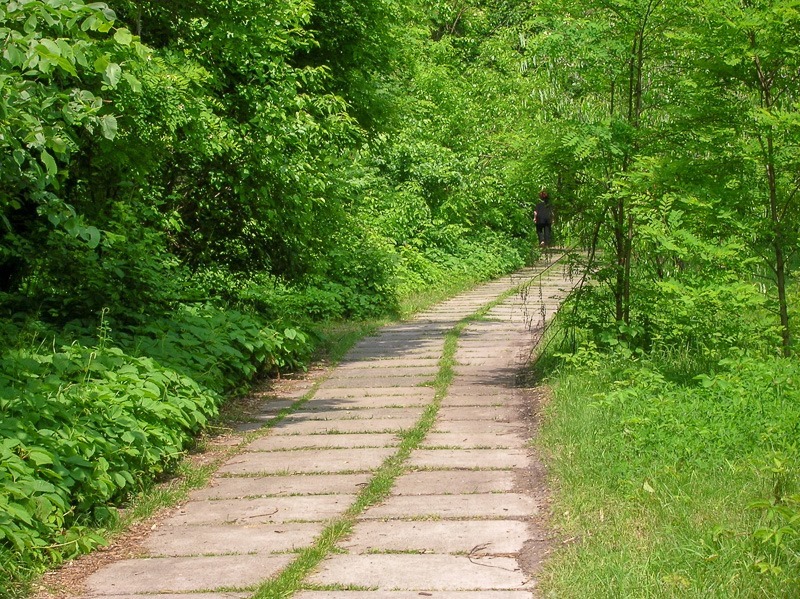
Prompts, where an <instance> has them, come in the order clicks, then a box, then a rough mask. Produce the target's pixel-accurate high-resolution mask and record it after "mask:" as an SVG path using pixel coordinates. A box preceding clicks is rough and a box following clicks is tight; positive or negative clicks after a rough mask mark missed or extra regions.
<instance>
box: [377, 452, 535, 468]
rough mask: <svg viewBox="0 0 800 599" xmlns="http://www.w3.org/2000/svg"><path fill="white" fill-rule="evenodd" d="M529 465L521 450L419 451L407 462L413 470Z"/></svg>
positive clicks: (521, 466)
mask: <svg viewBox="0 0 800 599" xmlns="http://www.w3.org/2000/svg"><path fill="white" fill-rule="evenodd" d="M365 451H366V450H365ZM528 463H529V457H528V452H527V451H524V450H520V449H503V450H501V451H498V450H496V449H418V450H416V451H414V453H412V454H411V457H410V458H409V460H408V462H407V464H408V466H410V467H411V468H442V469H448V470H452V469H456V468H463V469H466V470H479V469H482V468H483V469H490V468H494V469H509V468H524V467H526V466H527V465H528Z"/></svg>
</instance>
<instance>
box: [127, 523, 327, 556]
mask: <svg viewBox="0 0 800 599" xmlns="http://www.w3.org/2000/svg"><path fill="white" fill-rule="evenodd" d="M324 527H325V524H324V523H323V522H298V523H295V522H292V523H284V524H277V525H276V524H271V525H265V524H257V525H254V526H248V525H236V524H225V525H210V526H192V527H189V526H161V527H159V528H158V529H157V530H156V531H154V532H153V533H152V534H151V535H150V536H148V538H147V539H146V540H145V542H144V543H143V546H144V548H145V549H147V551H148V552H149V553H150V555H151V556H154V557H180V556H189V555H226V554H233V553H238V554H243V553H287V552H290V551H297V550H299V549H302V548H303V547H308V546H309V545H311V544H312V543H313V542H314V539H315V538H316V537H317V536H318V535H319V534H320V533H321V532H322V529H323V528H324Z"/></svg>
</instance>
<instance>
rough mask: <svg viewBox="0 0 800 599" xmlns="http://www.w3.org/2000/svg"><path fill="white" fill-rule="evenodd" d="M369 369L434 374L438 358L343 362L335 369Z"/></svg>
mask: <svg viewBox="0 0 800 599" xmlns="http://www.w3.org/2000/svg"><path fill="white" fill-rule="evenodd" d="M371 368H427V369H430V370H431V371H432V372H435V371H437V370H438V368H439V358H438V357H436V358H402V357H400V358H378V359H375V360H366V359H365V360H343V361H342V362H340V363H339V365H338V366H337V367H336V369H337V370H339V371H346V372H351V371H359V370H367V369H371Z"/></svg>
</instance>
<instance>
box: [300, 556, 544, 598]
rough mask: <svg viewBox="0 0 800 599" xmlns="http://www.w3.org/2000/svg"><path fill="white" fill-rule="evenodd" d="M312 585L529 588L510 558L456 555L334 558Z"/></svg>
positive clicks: (390, 588) (312, 580)
mask: <svg viewBox="0 0 800 599" xmlns="http://www.w3.org/2000/svg"><path fill="white" fill-rule="evenodd" d="M309 582H311V583H312V584H331V585H333V584H340V585H358V586H362V587H377V588H378V590H397V589H402V590H423V591H424V590H480V589H515V590H518V589H524V588H525V586H526V585H527V584H528V580H527V577H526V576H525V575H524V574H523V573H522V571H521V570H520V568H519V565H518V564H517V561H516V560H515V559H513V558H509V557H497V558H470V557H467V556H455V555H438V554H430V555H403V554H397V555H379V554H378V555H336V556H333V557H331V558H329V559H326V560H325V561H323V563H322V565H321V569H320V571H319V572H317V573H316V574H312V575H311V576H310V578H309Z"/></svg>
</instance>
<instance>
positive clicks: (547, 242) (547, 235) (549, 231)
mask: <svg viewBox="0 0 800 599" xmlns="http://www.w3.org/2000/svg"><path fill="white" fill-rule="evenodd" d="M552 233H553V231H552V228H551V227H550V224H549V223H548V224H546V225H545V226H544V231H543V232H542V235H543V237H544V244H545V245H550V239H551V238H552Z"/></svg>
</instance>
